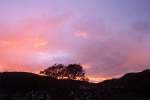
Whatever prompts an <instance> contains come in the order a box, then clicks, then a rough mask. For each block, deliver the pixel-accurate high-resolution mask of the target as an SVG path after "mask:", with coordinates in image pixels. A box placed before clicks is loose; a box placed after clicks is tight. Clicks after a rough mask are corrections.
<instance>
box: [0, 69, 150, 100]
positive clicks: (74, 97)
mask: <svg viewBox="0 0 150 100" xmlns="http://www.w3.org/2000/svg"><path fill="white" fill-rule="evenodd" d="M0 100H150V70H145V71H143V72H140V73H129V74H126V75H124V76H123V77H121V78H119V79H112V80H106V81H104V82H101V83H98V84H94V83H88V82H83V81H73V80H56V79H53V78H48V77H45V76H39V75H36V74H32V73H24V72H5V73H0Z"/></svg>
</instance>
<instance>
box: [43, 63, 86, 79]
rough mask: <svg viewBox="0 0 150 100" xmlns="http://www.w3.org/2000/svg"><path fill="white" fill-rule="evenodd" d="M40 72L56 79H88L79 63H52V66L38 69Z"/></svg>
mask: <svg viewBox="0 0 150 100" xmlns="http://www.w3.org/2000/svg"><path fill="white" fill-rule="evenodd" d="M40 74H44V75H47V76H49V77H52V78H56V79H70V80H84V81H87V80H88V78H86V77H85V71H84V70H83V67H82V66H81V65H79V64H69V65H68V66H65V65H63V64H54V65H53V66H50V67H49V68H47V69H45V70H43V71H40Z"/></svg>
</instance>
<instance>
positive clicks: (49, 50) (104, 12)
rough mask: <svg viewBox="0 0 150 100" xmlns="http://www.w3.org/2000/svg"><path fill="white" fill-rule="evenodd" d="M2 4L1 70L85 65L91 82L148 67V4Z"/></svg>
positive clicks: (16, 0)
mask: <svg viewBox="0 0 150 100" xmlns="http://www.w3.org/2000/svg"><path fill="white" fill-rule="evenodd" d="M120 1H121V0H111V1H110V0H85V1H82V0H77V1H76V0H70V1H66V0H60V2H58V1H54V0H1V1H0V14H1V16H0V71H28V72H34V73H38V72H39V71H40V70H41V69H43V68H46V67H48V66H50V65H53V64H55V63H56V64H59V63H62V64H70V63H77V64H81V65H83V67H84V69H85V71H86V73H87V75H88V76H89V79H90V80H91V81H93V82H98V81H102V80H105V79H110V78H112V77H115V76H120V75H122V74H124V73H127V72H131V71H140V70H143V69H148V68H150V63H149V62H150V61H149V60H150V53H149V51H150V44H149V42H150V34H149V33H150V19H149V18H150V14H149V10H150V6H149V4H150V1H149V0H144V2H143V0H132V1H131V0H124V1H123V0H122V1H121V2H120Z"/></svg>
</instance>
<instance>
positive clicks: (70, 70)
mask: <svg viewBox="0 0 150 100" xmlns="http://www.w3.org/2000/svg"><path fill="white" fill-rule="evenodd" d="M66 71H67V74H68V76H67V77H68V79H77V78H79V79H81V78H84V77H85V72H84V70H83V68H82V66H81V65H78V64H69V65H68V66H67V67H66Z"/></svg>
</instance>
